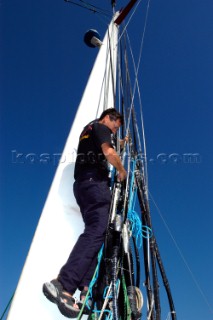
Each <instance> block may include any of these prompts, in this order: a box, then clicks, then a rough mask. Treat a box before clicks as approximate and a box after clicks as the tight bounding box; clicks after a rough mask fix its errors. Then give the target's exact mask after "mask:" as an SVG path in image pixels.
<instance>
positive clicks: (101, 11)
mask: <svg viewBox="0 0 213 320" xmlns="http://www.w3.org/2000/svg"><path fill="white" fill-rule="evenodd" d="M64 1H65V2H68V3H70V4H73V5H75V6H78V7H81V8H84V9H87V10H89V11H92V12H93V13H99V14H103V15H105V16H107V17H110V16H111V12H110V11H109V10H106V9H102V8H99V7H97V6H95V5H93V4H91V3H89V2H86V1H83V0H79V2H81V3H82V4H80V3H78V2H77V0H64Z"/></svg>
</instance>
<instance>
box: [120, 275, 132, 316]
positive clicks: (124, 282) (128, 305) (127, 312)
mask: <svg viewBox="0 0 213 320" xmlns="http://www.w3.org/2000/svg"><path fill="white" fill-rule="evenodd" d="M122 286H123V291H124V304H125V306H126V310H125V312H126V320H131V309H130V304H129V298H128V295H127V289H126V281H125V277H124V275H122Z"/></svg>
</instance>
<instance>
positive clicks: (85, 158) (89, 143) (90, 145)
mask: <svg viewBox="0 0 213 320" xmlns="http://www.w3.org/2000/svg"><path fill="white" fill-rule="evenodd" d="M111 134H112V132H111V130H110V129H109V128H108V127H107V126H105V125H104V124H101V123H99V122H97V121H94V122H91V123H89V124H88V125H87V126H86V127H85V128H84V130H83V131H82V133H81V135H80V139H79V145H78V151H77V159H76V164H75V172H74V178H75V179H77V178H79V177H83V176H84V175H85V174H86V173H91V174H93V173H94V175H96V176H100V177H103V178H107V176H108V165H107V160H106V158H105V156H104V154H103V152H102V149H101V145H102V144H103V143H108V144H109V145H110V146H111V147H113V146H112V138H111Z"/></svg>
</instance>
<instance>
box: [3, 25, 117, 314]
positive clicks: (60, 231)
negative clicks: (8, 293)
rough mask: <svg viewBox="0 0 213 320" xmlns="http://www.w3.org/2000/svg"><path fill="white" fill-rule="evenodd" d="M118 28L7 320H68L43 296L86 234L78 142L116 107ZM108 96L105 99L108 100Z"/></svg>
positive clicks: (104, 50)
mask: <svg viewBox="0 0 213 320" xmlns="http://www.w3.org/2000/svg"><path fill="white" fill-rule="evenodd" d="M116 58H117V27H116V25H115V24H114V23H113V22H112V23H111V24H110V26H109V29H108V30H107V32H106V35H105V37H104V40H103V44H102V46H101V48H100V49H99V53H98V56H97V59H96V61H95V64H94V67H93V69H92V72H91V75H90V77H89V80H88V83H87V86H86V89H85V91H84V94H83V97H82V100H81V103H80V105H79V107H78V110H77V114H76V117H75V119H74V122H73V124H72V127H71V131H70V134H69V136H68V139H67V142H66V145H65V148H64V151H63V154H62V157H61V160H60V163H59V165H58V168H57V171H56V174H55V177H54V180H53V183H52V186H51V188H50V191H49V195H48V197H47V200H46V203H45V206H44V209H43V212H42V215H41V218H40V221H39V223H38V226H37V229H36V232H35V235H34V238H33V241H32V244H31V247H30V251H29V254H28V257H27V259H26V262H25V265H24V268H23V271H22V274H21V277H20V280H19V283H18V287H17V289H16V293H15V296H14V299H13V302H12V305H11V308H10V312H9V315H8V318H7V319H8V320H17V319H21V320H29V319H30V320H40V319H41V320H60V319H64V316H63V315H61V314H60V312H59V311H58V310H57V306H56V305H55V304H52V303H50V302H49V301H48V300H47V299H46V298H45V296H44V295H43V293H42V285H43V283H44V282H46V281H50V280H51V279H53V278H55V277H56V276H57V275H58V272H59V270H60V268H61V267H62V265H63V264H64V263H65V262H66V260H67V258H68V256H69V254H70V251H71V249H72V247H73V246H74V244H75V242H76V240H77V238H78V236H79V234H80V233H81V232H82V230H83V223H82V219H81V214H80V212H79V208H78V206H77V204H76V202H75V199H74V196H73V190H72V186H73V168H74V161H75V157H76V149H77V144H78V137H79V134H80V132H81V130H82V129H83V126H84V125H86V124H87V123H88V122H89V121H91V120H93V119H95V118H97V117H98V116H99V115H100V114H101V112H102V111H103V110H104V109H106V108H109V107H114V94H113V92H114V89H115V75H116V72H115V71H116ZM106 92H107V95H106Z"/></svg>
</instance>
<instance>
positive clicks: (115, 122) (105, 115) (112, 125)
mask: <svg viewBox="0 0 213 320" xmlns="http://www.w3.org/2000/svg"><path fill="white" fill-rule="evenodd" d="M99 122H100V123H102V124H104V125H105V126H107V127H108V128H109V129H110V130H111V131H112V132H113V133H114V134H115V133H116V132H117V131H118V129H119V128H120V126H121V125H123V116H122V115H121V114H120V113H119V112H118V111H117V110H116V109H114V108H110V109H106V110H105V111H104V112H102V114H101V116H100V118H99Z"/></svg>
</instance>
